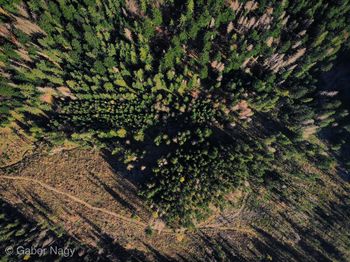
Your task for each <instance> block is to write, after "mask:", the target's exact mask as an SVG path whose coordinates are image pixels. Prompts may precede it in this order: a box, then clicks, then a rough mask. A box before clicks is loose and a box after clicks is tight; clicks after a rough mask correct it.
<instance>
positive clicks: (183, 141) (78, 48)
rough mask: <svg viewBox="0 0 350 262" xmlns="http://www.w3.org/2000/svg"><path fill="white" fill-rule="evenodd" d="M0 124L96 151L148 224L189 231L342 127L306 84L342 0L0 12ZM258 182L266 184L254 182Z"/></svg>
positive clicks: (340, 41)
mask: <svg viewBox="0 0 350 262" xmlns="http://www.w3.org/2000/svg"><path fill="white" fill-rule="evenodd" d="M0 3H1V12H0V19H1V24H0V37H1V38H0V43H1V47H0V81H1V82H0V84H1V89H0V102H1V104H0V112H1V115H0V121H1V122H2V123H3V124H4V125H6V124H8V123H9V122H11V121H19V122H21V123H22V124H23V125H24V126H26V127H27V128H28V130H29V131H30V132H32V133H33V134H34V135H35V136H36V137H38V139H46V140H47V141H49V142H52V143H59V142H60V141H63V140H64V139H66V138H69V139H72V140H75V141H78V142H81V143H85V144H88V145H94V146H97V147H99V148H104V149H107V150H109V151H110V152H112V153H113V154H115V155H117V156H118V157H120V158H121V159H123V161H124V163H125V166H126V168H127V169H128V170H132V171H133V172H134V171H136V170H137V172H140V176H143V179H142V181H144V183H143V185H142V193H141V194H142V195H143V196H144V197H145V198H146V199H147V200H148V201H149V203H150V206H151V207H152V209H154V211H155V212H156V214H157V216H158V215H159V216H163V217H165V218H166V219H167V220H168V221H169V222H172V223H174V224H180V225H185V226H191V225H193V223H195V221H199V220H201V219H203V218H205V217H206V215H207V214H208V213H210V206H211V205H214V206H216V207H220V208H221V207H224V206H225V204H226V200H225V195H226V194H227V193H228V192H231V191H233V190H234V188H236V187H237V186H239V185H241V184H242V183H243V181H245V180H247V179H248V180H251V181H253V182H254V183H255V182H256V183H259V182H262V181H264V176H266V174H267V173H269V172H271V170H273V166H274V165H275V164H276V163H277V162H278V161H279V159H281V158H282V159H288V157H289V156H290V155H293V154H294V155H295V152H296V151H298V152H300V154H305V155H307V156H308V157H314V158H319V160H320V161H321V162H322V163H323V165H324V166H325V167H327V164H328V163H330V162H331V160H330V156H329V157H326V156H325V155H324V154H318V153H317V152H318V151H320V149H319V148H318V146H317V145H316V144H313V143H312V142H311V139H310V138H311V137H313V136H314V135H316V134H317V132H318V131H319V130H321V129H322V128H324V127H327V126H330V125H333V126H335V125H336V124H337V123H338V121H341V119H342V118H343V117H344V116H346V114H347V112H346V111H344V110H343V111H341V112H340V111H339V110H338V108H340V106H341V102H340V101H339V99H337V96H336V95H334V94H333V93H332V92H331V91H327V90H322V92H321V91H320V90H319V89H318V87H317V78H316V75H319V74H320V73H321V72H322V71H327V70H329V69H330V68H331V65H332V61H333V60H334V59H335V58H336V55H337V53H338V52H339V51H340V50H344V49H345V48H346V47H348V46H349V41H348V39H349V34H350V1H349V0H336V1H326V0H303V1H288V0H284V1H246V0H240V1H237V0H231V1H226V0H207V1H204V0H199V1H194V0H187V1H176V0H163V1H150V0H126V1H114V0H113V1H112V0H99V1H95V0H53V1H51V0H50V1H47V0H26V1H18V0H17V1H7V0H1V1H0ZM267 171H268V172H267Z"/></svg>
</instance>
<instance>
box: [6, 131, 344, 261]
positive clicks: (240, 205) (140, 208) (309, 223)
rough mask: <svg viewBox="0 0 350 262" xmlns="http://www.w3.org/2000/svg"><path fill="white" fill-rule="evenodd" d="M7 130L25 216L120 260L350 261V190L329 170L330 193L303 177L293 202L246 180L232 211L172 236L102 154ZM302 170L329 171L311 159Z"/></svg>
mask: <svg viewBox="0 0 350 262" xmlns="http://www.w3.org/2000/svg"><path fill="white" fill-rule="evenodd" d="M0 134H1V136H0V137H1V139H0V148H4V149H3V151H2V152H3V153H2V155H1V156H2V157H1V158H2V159H3V160H2V162H1V164H2V165H1V167H0V198H2V199H4V200H5V201H6V202H8V203H10V204H12V205H13V206H15V207H16V208H17V209H18V210H19V211H21V212H22V213H23V214H24V215H25V216H26V217H28V218H30V219H33V220H35V221H38V222H41V223H48V224H50V225H52V226H55V227H60V228H62V229H63V230H64V231H66V232H67V233H68V234H69V235H71V236H73V237H74V238H76V239H77V240H79V241H81V242H82V243H85V244H87V245H89V246H92V247H97V248H98V250H99V251H100V252H103V253H105V254H106V255H109V256H111V257H117V258H118V257H119V258H120V254H118V252H119V251H118V250H127V251H128V252H130V253H128V254H126V256H132V257H140V254H142V256H144V257H145V258H147V260H149V261H155V260H161V259H162V260H189V261H196V260H197V261H198V260H200V261H205V260H207V259H209V258H210V259H216V260H219V261H220V260H227V259H229V260H232V259H233V260H237V261H249V260H250V261H254V260H255V261H261V260H266V261H269V260H276V259H277V260H278V259H281V258H284V259H287V260H288V261H298V259H300V258H303V256H305V257H308V256H310V255H311V257H312V256H313V257H314V258H313V259H312V258H311V259H310V260H309V261H331V260H332V259H335V260H336V261H348V260H347V258H346V257H349V255H350V254H349V250H346V245H347V244H348V243H349V242H348V238H347V237H349V236H348V235H344V232H343V233H342V232H341V231H340V228H341V227H343V230H344V229H347V228H348V229H350V227H349V223H348V222H346V217H347V215H348V212H349V197H348V196H349V194H348V192H350V191H349V187H348V186H347V185H345V184H344V185H339V181H338V180H337V178H332V179H331V178H329V177H328V176H326V175H325V174H321V175H322V183H323V184H326V185H327V190H324V192H320V188H322V183H321V182H319V183H317V185H311V184H310V185H308V184H307V183H304V182H302V181H299V182H297V181H295V182H294V187H295V188H291V187H289V188H287V189H285V190H286V191H293V190H294V189H295V191H296V192H297V191H298V189H299V191H300V188H301V187H309V188H308V189H305V192H307V193H306V194H305V195H300V196H295V197H293V199H281V198H279V197H276V195H273V194H269V193H268V192H266V189H264V188H261V190H260V192H259V195H258V196H257V195H254V194H253V193H252V192H251V190H250V189H249V184H248V183H246V185H245V187H244V188H242V190H237V191H236V192H235V193H234V194H232V195H231V196H230V199H231V200H232V202H233V206H232V207H230V208H228V209H227V210H225V211H224V212H219V211H217V212H216V213H215V214H214V215H213V216H212V217H210V218H209V219H208V220H207V221H204V222H202V223H200V224H198V225H197V228H196V229H193V230H187V231H185V230H182V229H178V230H173V229H170V228H168V227H166V226H165V225H164V223H163V222H162V221H161V220H160V219H155V218H153V217H152V213H151V212H150V211H149V209H148V208H147V207H146V206H145V205H144V203H143V201H142V200H141V199H140V198H139V197H138V194H137V191H138V189H137V187H136V186H135V185H134V184H132V183H131V182H130V181H129V179H128V177H127V176H128V174H123V173H120V172H116V171H115V170H114V169H113V168H112V167H111V166H110V165H109V163H108V162H107V161H106V160H105V158H104V157H103V156H102V154H101V153H100V152H98V151H96V150H92V149H83V148H76V147H74V146H70V147H56V148H53V149H52V148H48V147H47V146H45V145H36V146H33V141H31V140H30V139H28V138H26V137H25V136H24V135H23V134H21V133H20V132H17V133H13V132H12V133H11V132H10V131H9V130H5V131H3V132H0ZM4 153H6V154H5V155H6V157H3V155H4ZM302 168H304V169H305V170H309V171H310V173H322V172H321V171H319V170H318V169H317V167H315V166H313V165H311V164H308V163H303V167H302ZM285 172H287V171H285ZM298 187H299V188H298ZM291 195H293V194H291ZM346 195H347V197H346ZM320 199H322V201H323V202H324V206H322V207H320V206H318V203H319V201H320ZM298 201H299V202H298ZM297 203H298V204H297ZM324 221H326V222H327V223H328V222H329V224H327V223H325V222H324ZM344 226H345V228H344ZM147 228H153V229H154V230H153V234H152V235H149V234H146V231H147V230H146V229H147ZM345 232H346V231H345ZM349 232H350V231H349ZM341 233H342V234H341ZM336 238H337V241H334V239H336ZM118 247H119V248H118ZM324 250H326V254H324ZM120 252H121V251H120ZM124 253H125V252H124ZM124 255H125V254H124ZM214 261H215V260H214Z"/></svg>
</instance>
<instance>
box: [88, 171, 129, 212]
mask: <svg viewBox="0 0 350 262" xmlns="http://www.w3.org/2000/svg"><path fill="white" fill-rule="evenodd" d="M91 176H92V177H93V179H95V180H96V181H97V182H95V181H93V180H92V179H90V178H88V179H89V180H90V181H91V183H93V184H94V185H95V186H97V187H102V188H103V189H104V190H105V191H106V192H108V193H109V194H110V195H111V196H112V197H113V198H114V199H115V200H116V201H117V202H118V203H120V204H121V205H123V206H124V207H125V208H126V209H129V210H130V211H131V212H133V213H135V212H136V208H135V207H134V206H133V205H132V204H131V203H130V202H128V201H126V200H125V199H124V198H123V197H122V196H120V195H119V194H118V193H117V192H116V191H115V190H113V189H112V188H111V187H110V186H108V185H107V184H106V183H104V182H103V181H102V180H101V179H100V178H99V177H97V176H96V175H94V174H93V173H91Z"/></svg>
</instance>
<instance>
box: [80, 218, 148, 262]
mask: <svg viewBox="0 0 350 262" xmlns="http://www.w3.org/2000/svg"><path fill="white" fill-rule="evenodd" d="M79 216H80V217H81V218H82V219H83V220H84V222H86V223H87V224H88V225H89V226H91V228H92V229H93V232H94V236H95V237H96V238H97V239H98V246H100V247H101V248H102V249H101V250H100V251H102V252H103V253H104V254H106V257H107V258H108V259H109V260H110V261H122V262H123V261H139V262H141V261H148V259H147V257H146V256H145V254H144V253H142V252H140V251H138V250H135V249H132V250H127V249H125V248H124V247H123V246H121V245H120V244H118V243H117V242H116V241H115V240H114V239H113V238H111V237H110V236H109V235H108V234H106V233H105V232H103V231H102V229H101V228H100V227H99V226H97V225H96V224H95V223H93V222H92V221H91V220H90V219H88V218H87V217H85V216H83V215H82V214H79Z"/></svg>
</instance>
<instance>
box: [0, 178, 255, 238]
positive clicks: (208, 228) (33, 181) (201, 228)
mask: <svg viewBox="0 0 350 262" xmlns="http://www.w3.org/2000/svg"><path fill="white" fill-rule="evenodd" d="M0 179H6V180H15V181H16V180H17V181H26V182H30V183H34V184H37V185H40V186H41V187H43V188H45V189H47V190H50V191H52V192H55V193H57V194H60V195H63V196H65V197H67V198H69V199H70V200H72V201H74V202H76V203H79V204H81V205H83V206H85V207H86V208H89V209H91V210H94V211H98V212H102V213H104V214H107V215H110V216H113V217H115V218H118V219H121V220H123V221H126V222H129V223H132V224H134V225H137V226H140V227H142V228H144V229H146V228H147V227H148V226H149V225H148V224H146V223H144V222H140V221H137V220H134V219H131V218H129V217H126V216H122V215H120V214H117V213H115V212H113V211H109V210H107V209H105V208H99V207H95V206H93V205H91V204H89V203H87V202H86V201H84V200H82V199H80V198H78V197H75V196H73V195H71V194H69V193H66V192H64V191H61V190H58V189H56V188H54V187H52V186H50V185H48V184H46V183H43V182H41V181H39V180H37V179H34V178H28V177H22V176H6V175H1V176H0ZM239 212H240V211H239ZM203 224H204V223H202V224H201V226H199V227H198V228H197V229H200V230H220V231H225V230H233V231H237V232H241V233H245V234H254V232H253V231H252V230H247V229H244V228H237V227H221V226H220V225H203ZM159 233H168V234H169V233H170V234H176V232H175V231H174V230H172V229H163V230H162V231H161V232H159Z"/></svg>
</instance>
